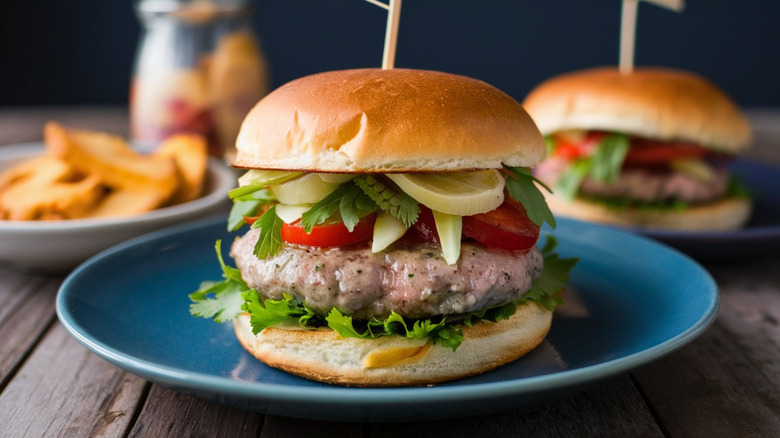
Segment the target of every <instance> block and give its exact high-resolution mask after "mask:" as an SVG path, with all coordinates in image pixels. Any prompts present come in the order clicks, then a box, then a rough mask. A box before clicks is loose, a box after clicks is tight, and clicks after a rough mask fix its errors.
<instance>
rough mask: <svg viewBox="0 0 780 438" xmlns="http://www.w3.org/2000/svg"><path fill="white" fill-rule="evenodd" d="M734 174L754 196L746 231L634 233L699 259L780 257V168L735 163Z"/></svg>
mask: <svg viewBox="0 0 780 438" xmlns="http://www.w3.org/2000/svg"><path fill="white" fill-rule="evenodd" d="M731 169H732V171H733V172H734V173H735V174H736V175H739V177H740V179H741V180H742V181H743V182H744V183H745V184H746V185H747V186H748V188H750V191H751V192H752V194H753V201H754V203H753V214H752V215H751V217H750V220H749V221H748V223H747V225H746V226H745V228H743V229H740V230H734V231H696V232H692V231H666V230H648V229H640V228H635V229H633V231H635V232H638V233H640V234H643V235H645V236H648V237H652V238H654V239H657V240H660V241H662V242H664V243H666V244H668V245H671V246H674V247H675V248H677V249H679V250H681V251H684V252H686V253H688V254H690V255H692V256H695V257H699V258H710V257H712V258H725V257H739V256H749V255H754V256H758V255H764V254H769V253H773V254H780V191H779V190H778V187H780V168H777V167H773V166H768V165H765V164H760V163H756V162H751V161H743V160H740V161H735V162H734V163H733V164H732V166H731Z"/></svg>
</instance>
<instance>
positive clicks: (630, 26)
mask: <svg viewBox="0 0 780 438" xmlns="http://www.w3.org/2000/svg"><path fill="white" fill-rule="evenodd" d="M639 1H640V0H623V12H622V16H621V22H620V66H619V68H620V73H622V74H629V73H631V72H632V71H634V47H635V46H636V42H635V41H636V17H637V12H638V9H639ZM644 1H646V2H648V3H653V4H656V5H658V6H661V7H664V8H667V9H671V10H673V11H676V12H680V11H682V10H683V8H684V7H685V1H684V0H644Z"/></svg>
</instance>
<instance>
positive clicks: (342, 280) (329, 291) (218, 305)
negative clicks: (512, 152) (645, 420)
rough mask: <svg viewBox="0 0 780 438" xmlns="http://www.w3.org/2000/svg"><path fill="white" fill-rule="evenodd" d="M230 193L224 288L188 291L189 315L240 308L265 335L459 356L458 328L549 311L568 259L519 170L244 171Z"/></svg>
mask: <svg viewBox="0 0 780 438" xmlns="http://www.w3.org/2000/svg"><path fill="white" fill-rule="evenodd" d="M239 182H240V183H241V187H239V188H238V189H235V190H234V191H233V192H231V198H233V201H234V206H233V210H232V211H231V215H230V218H229V221H228V222H229V224H228V226H229V228H230V229H233V230H235V229H238V228H240V227H241V226H242V225H244V224H249V225H250V227H251V230H250V231H249V232H248V233H247V234H246V235H244V237H241V238H239V239H237V240H236V242H235V243H234V244H233V246H232V250H231V256H232V257H233V258H234V259H235V261H236V264H237V266H238V268H239V269H235V268H232V267H230V266H227V265H226V264H225V263H224V261H223V259H222V255H221V250H220V243H219V242H218V243H217V253H218V257H219V260H220V264H221V265H222V269H223V274H224V280H223V281H222V282H219V283H206V284H204V285H202V287H201V289H200V290H198V291H197V292H195V293H193V294H191V295H190V298H191V299H192V300H193V304H192V305H191V308H190V311H191V313H193V314H194V315H196V316H202V317H207V318H213V319H215V320H216V321H228V320H231V319H233V318H234V317H235V316H237V315H238V314H239V313H241V312H246V313H249V316H250V321H251V324H252V328H253V330H254V331H255V333H259V332H260V331H262V330H263V329H264V328H266V327H269V326H278V325H289V324H295V325H298V326H302V327H319V326H327V327H330V328H331V329H333V330H336V331H337V332H338V333H339V334H341V335H342V336H344V337H360V338H375V337H379V336H386V335H402V336H406V337H409V338H426V339H429V340H431V341H433V342H434V343H437V342H438V343H441V344H442V345H445V346H448V347H451V348H453V350H454V349H456V348H457V347H458V345H460V342H461V341H462V339H463V336H462V332H461V327H462V326H463V325H471V324H473V323H476V322H478V321H483V320H484V321H494V322H495V321H498V320H500V319H505V318H508V317H510V316H511V315H512V314H513V313H514V311H515V308H516V306H517V305H518V304H520V303H525V302H529V301H530V302H535V303H537V304H539V305H541V306H543V307H545V308H547V309H550V310H552V309H553V308H554V307H555V306H556V305H557V304H559V303H560V302H561V300H560V298H559V296H558V294H559V292H560V291H561V290H562V289H563V287H564V285H565V283H566V281H567V279H568V273H569V270H570V269H571V267H572V266H573V265H574V263H575V262H576V260H574V259H560V258H558V256H557V255H555V254H554V253H553V251H552V250H553V248H554V246H555V240H554V239H553V238H552V236H550V237H549V238H548V239H547V244H546V245H545V247H544V248H543V249H542V250H540V249H538V248H537V247H536V243H537V240H538V238H539V235H540V229H541V226H542V224H543V223H544V222H548V223H549V224H550V225H551V226H554V225H555V220H554V218H553V217H552V214H551V213H550V211H549V209H548V208H547V205H546V203H545V202H544V196H543V195H542V194H541V192H540V191H539V189H538V187H537V183H539V184H541V183H540V182H539V181H538V180H536V179H535V178H534V177H533V176H531V173H530V171H529V170H528V169H524V168H505V169H503V170H501V171H499V170H486V171H474V172H462V173H430V174H370V175H367V174H318V173H304V172H287V171H261V170H252V171H249V172H247V174H246V175H245V176H243V177H242V178H240V179H239Z"/></svg>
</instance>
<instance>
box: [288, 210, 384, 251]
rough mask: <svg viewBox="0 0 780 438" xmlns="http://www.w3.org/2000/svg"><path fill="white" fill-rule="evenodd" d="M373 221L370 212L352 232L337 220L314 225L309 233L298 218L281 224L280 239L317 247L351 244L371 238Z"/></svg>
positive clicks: (373, 216) (373, 218) (374, 219)
mask: <svg viewBox="0 0 780 438" xmlns="http://www.w3.org/2000/svg"><path fill="white" fill-rule="evenodd" d="M374 222H376V214H370V215H368V216H365V217H363V218H361V219H360V220H359V221H358V223H357V224H356V225H355V228H354V229H353V230H352V232H350V231H349V230H348V229H347V227H346V226H345V225H344V224H343V223H342V222H337V223H333V224H321V225H316V226H315V227H314V228H312V230H311V233H307V232H306V230H305V229H304V227H303V225H301V221H300V219H299V220H297V221H295V222H293V223H292V224H283V225H282V240H283V241H285V242H287V243H293V244H298V245H305V246H314V247H317V248H331V247H336V246H345V245H351V244H353V243H359V242H365V241H367V240H369V239H371V237H373V235H374Z"/></svg>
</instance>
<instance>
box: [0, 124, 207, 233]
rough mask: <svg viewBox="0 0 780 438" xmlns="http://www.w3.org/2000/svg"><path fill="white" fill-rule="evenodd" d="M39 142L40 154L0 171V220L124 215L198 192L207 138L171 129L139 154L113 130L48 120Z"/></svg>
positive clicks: (183, 199) (192, 196)
mask: <svg viewBox="0 0 780 438" xmlns="http://www.w3.org/2000/svg"><path fill="white" fill-rule="evenodd" d="M44 142H45V144H46V152H45V154H43V155H41V156H38V157H35V158H32V159H29V160H27V161H24V162H22V163H19V164H18V165H16V166H14V167H12V168H10V169H7V170H6V171H4V172H3V173H2V174H0V219H5V220H63V219H85V218H104V217H115V216H130V215H136V214H140V213H144V212H148V211H151V210H154V209H157V208H160V207H165V206H168V205H173V204H178V203H182V202H187V201H191V200H193V199H196V198H198V197H199V196H200V195H201V193H202V192H203V186H204V182H205V178H206V166H207V159H208V158H207V145H206V141H205V140H204V139H203V138H202V137H200V136H197V135H190V134H177V135H174V136H172V137H169V138H168V139H166V140H165V141H163V142H162V144H161V145H160V146H159V147H158V148H157V149H156V150H155V151H154V152H152V153H151V154H140V153H138V152H136V151H135V150H134V149H133V148H132V147H130V146H129V145H128V144H127V143H126V142H125V141H124V140H123V139H122V138H120V137H118V136H114V135H110V134H105V133H101V132H93V131H77V130H71V129H66V128H65V127H63V126H62V125H60V124H58V123H55V122H49V123H47V124H46V126H45V128H44Z"/></svg>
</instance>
